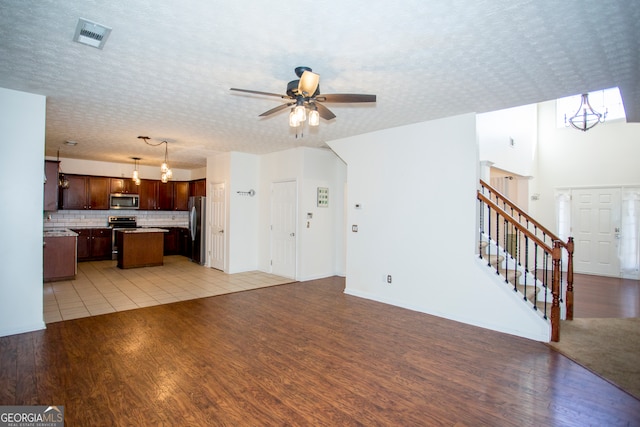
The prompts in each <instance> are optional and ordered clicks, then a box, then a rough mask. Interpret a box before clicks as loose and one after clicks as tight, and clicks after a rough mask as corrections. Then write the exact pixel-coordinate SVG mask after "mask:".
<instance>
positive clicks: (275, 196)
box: [271, 181, 298, 279]
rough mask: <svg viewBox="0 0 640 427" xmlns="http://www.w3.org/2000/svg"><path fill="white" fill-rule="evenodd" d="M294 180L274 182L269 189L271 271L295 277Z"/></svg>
mask: <svg viewBox="0 0 640 427" xmlns="http://www.w3.org/2000/svg"><path fill="white" fill-rule="evenodd" d="M296 187H297V185H296V182H295V181H286V182H274V183H273V186H272V191H271V273H273V274H276V275H278V276H282V277H289V278H291V279H295V278H296V223H297V209H296V206H297V199H298V197H297V192H296V191H297V190H296Z"/></svg>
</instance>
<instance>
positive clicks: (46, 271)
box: [42, 236, 77, 282]
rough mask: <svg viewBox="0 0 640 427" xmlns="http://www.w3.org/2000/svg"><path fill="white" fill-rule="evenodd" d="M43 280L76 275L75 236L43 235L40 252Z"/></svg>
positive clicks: (70, 277) (63, 278)
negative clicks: (42, 245) (42, 246)
mask: <svg viewBox="0 0 640 427" xmlns="http://www.w3.org/2000/svg"><path fill="white" fill-rule="evenodd" d="M42 259H43V276H44V281H45V282H51V281H55V280H67V279H73V278H74V277H75V276H76V270H77V269H76V267H77V265H76V237H75V236H64V237H45V238H44V248H43V253H42Z"/></svg>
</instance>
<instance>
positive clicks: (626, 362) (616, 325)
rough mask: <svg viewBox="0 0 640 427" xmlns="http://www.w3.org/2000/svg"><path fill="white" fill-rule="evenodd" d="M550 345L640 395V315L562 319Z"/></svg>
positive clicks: (632, 392)
mask: <svg viewBox="0 0 640 427" xmlns="http://www.w3.org/2000/svg"><path fill="white" fill-rule="evenodd" d="M550 345H551V347H553V348H555V349H556V350H558V351H559V352H560V353H562V354H564V355H565V356H567V357H568V358H570V359H571V360H573V361H574V362H576V363H579V364H580V365H582V366H584V367H585V368H587V369H589V370H590V371H592V372H594V373H596V374H597V375H599V376H601V377H603V378H604V379H606V380H607V381H609V382H611V383H613V384H615V385H616V386H618V387H619V388H621V389H623V390H625V391H626V392H628V393H630V394H631V395H633V396H635V397H636V398H637V399H640V318H637V317H634V318H627V319H574V320H571V321H562V322H561V325H560V342H557V343H554V342H552V343H550Z"/></svg>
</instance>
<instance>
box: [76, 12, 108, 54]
mask: <svg viewBox="0 0 640 427" xmlns="http://www.w3.org/2000/svg"><path fill="white" fill-rule="evenodd" d="M109 34H111V28H109V27H105V26H104V25H102V24H98V23H96V22H92V21H89V20H88V19H84V18H80V19H78V25H77V26H76V33H75V35H74V36H73V41H76V42H78V43H82V44H86V45H88V46H91V47H95V48H98V49H102V48H103V47H104V44H105V43H106V42H107V38H109Z"/></svg>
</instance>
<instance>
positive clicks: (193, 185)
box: [189, 179, 207, 196]
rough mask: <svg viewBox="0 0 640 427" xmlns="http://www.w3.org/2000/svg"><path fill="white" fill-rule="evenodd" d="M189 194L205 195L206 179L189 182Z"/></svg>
mask: <svg viewBox="0 0 640 427" xmlns="http://www.w3.org/2000/svg"><path fill="white" fill-rule="evenodd" d="M189 195H190V196H206V195H207V180H206V179H198V180H196V181H191V182H190V183H189Z"/></svg>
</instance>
